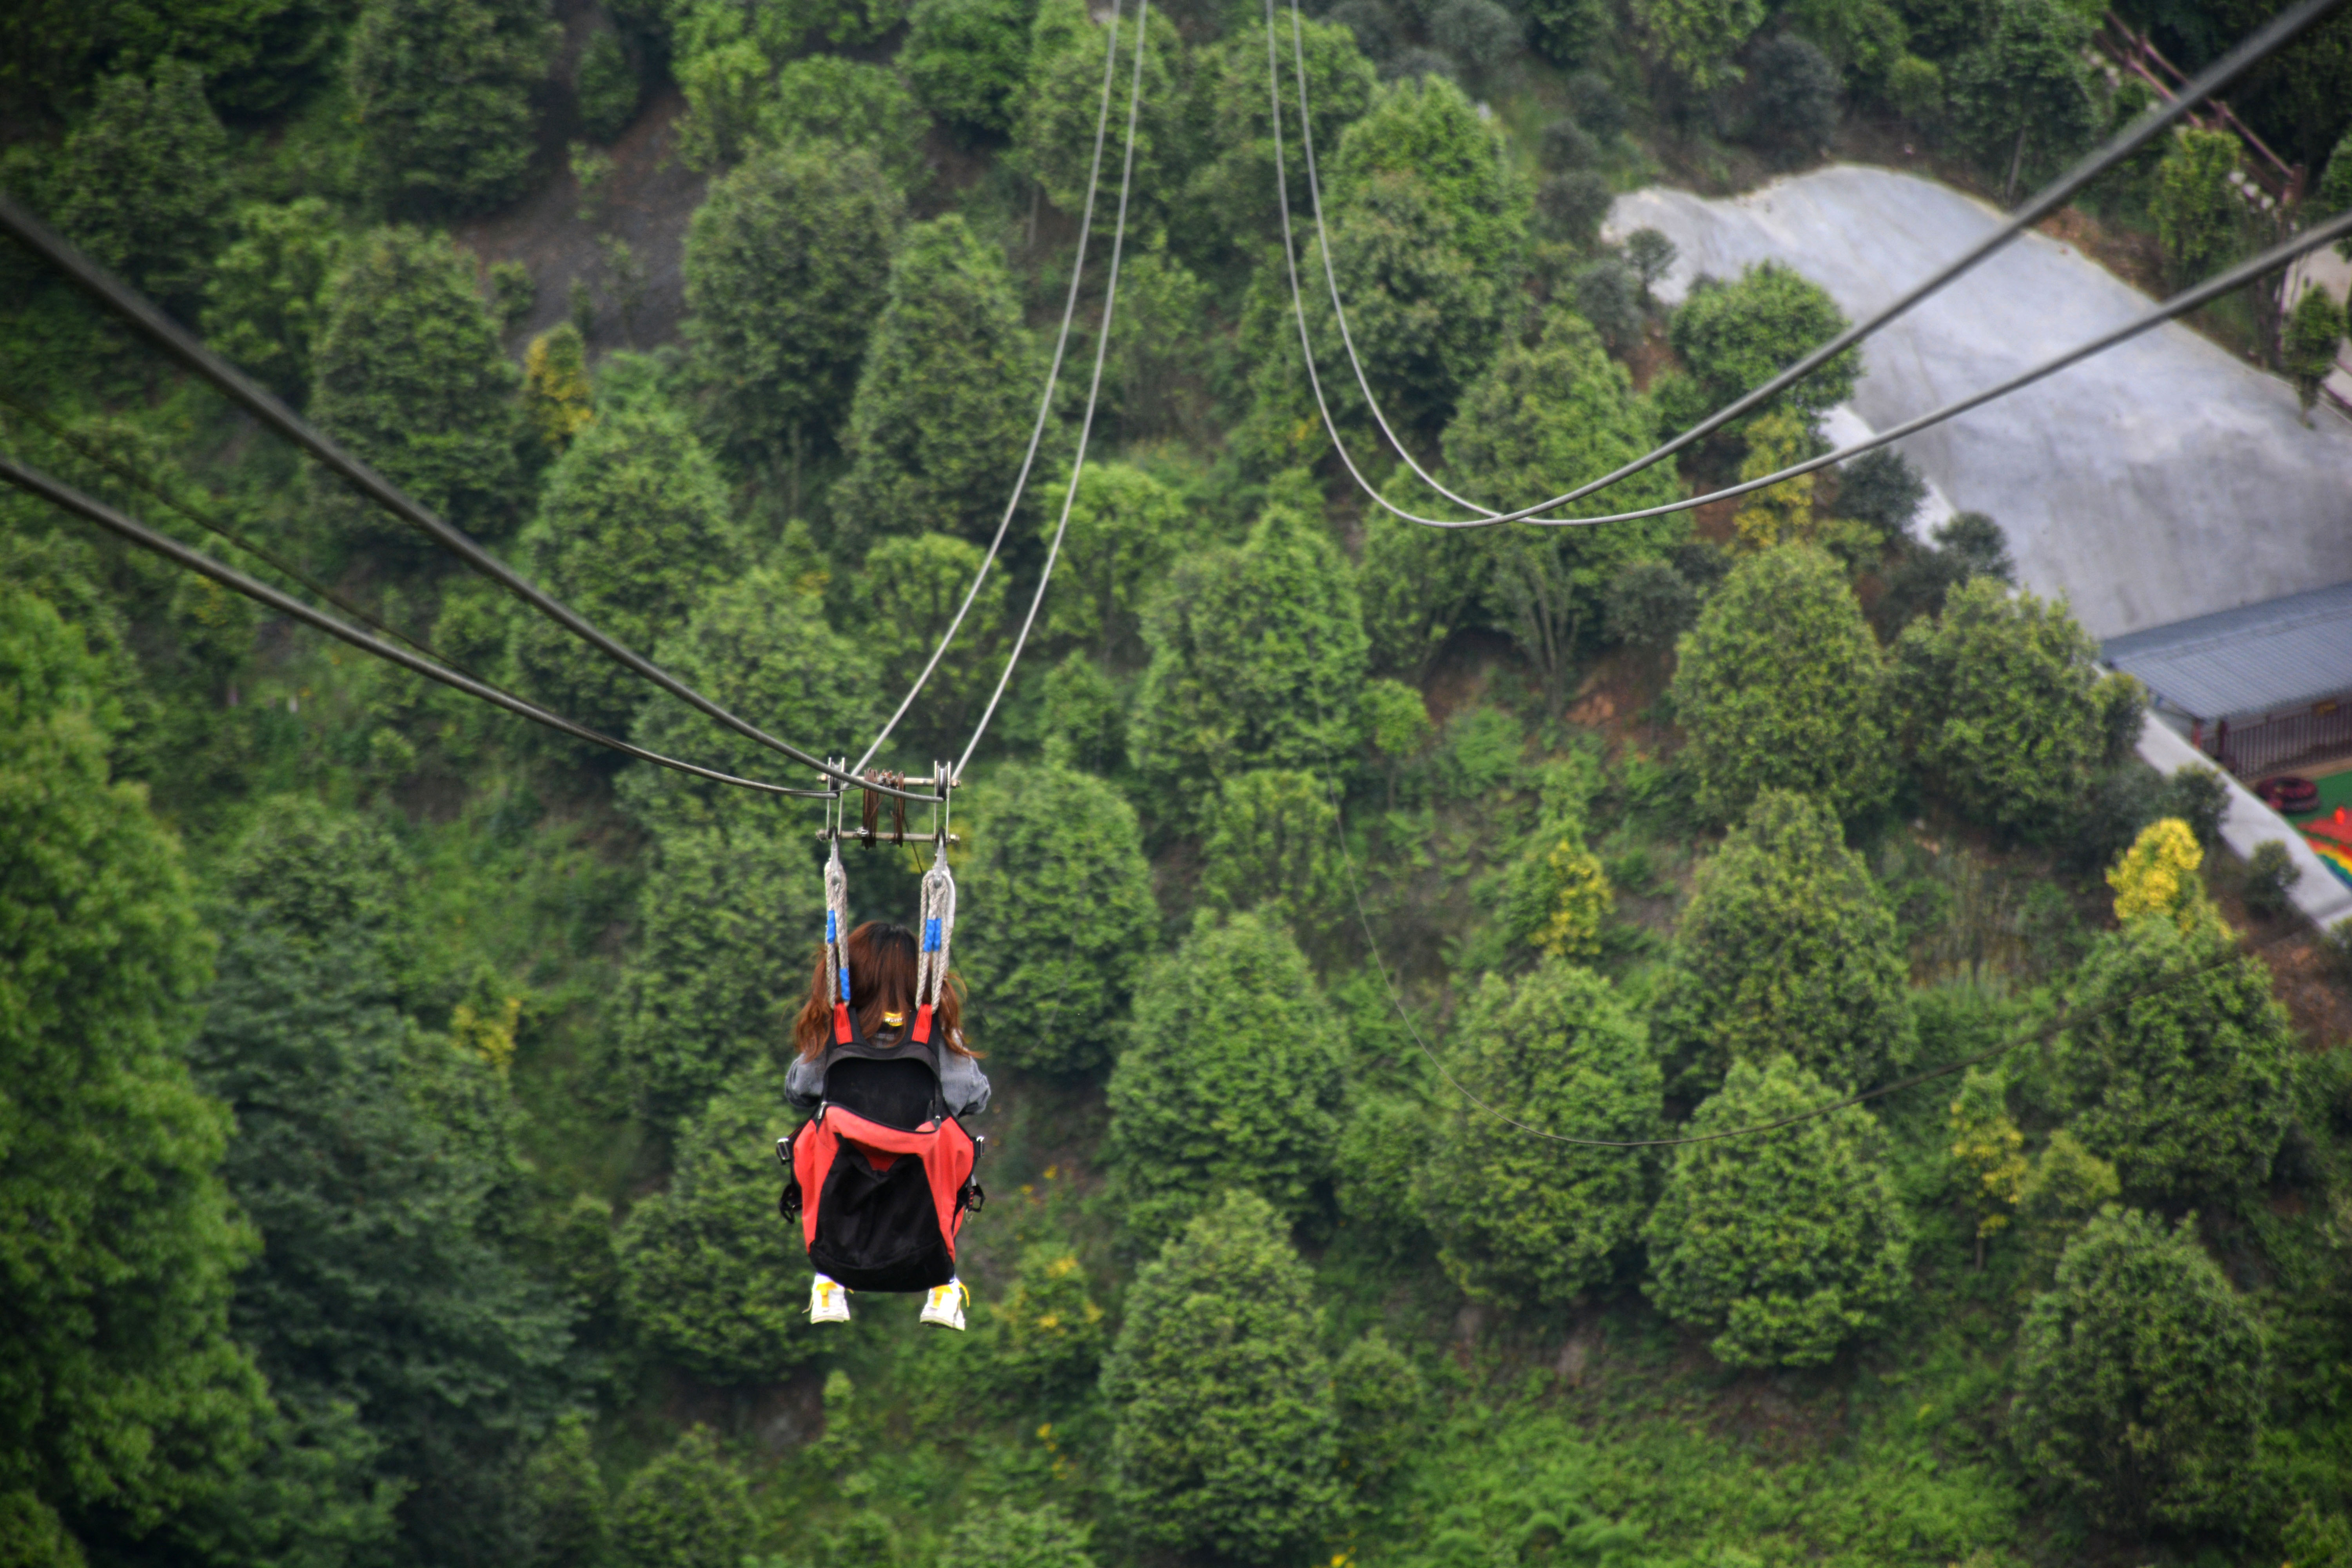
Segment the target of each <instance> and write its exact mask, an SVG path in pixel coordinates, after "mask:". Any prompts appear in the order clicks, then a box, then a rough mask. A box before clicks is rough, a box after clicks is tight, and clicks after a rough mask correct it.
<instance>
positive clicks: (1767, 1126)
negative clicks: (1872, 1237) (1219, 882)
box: [1325, 784, 2302, 1149]
mask: <svg viewBox="0 0 2352 1568" xmlns="http://www.w3.org/2000/svg"><path fill="white" fill-rule="evenodd" d="M1325 787H1326V789H1327V790H1328V789H1329V787H1330V786H1329V785H1328V784H1327V785H1326V786H1325ZM1331 804H1332V807H1333V813H1332V816H1333V824H1334V828H1335V831H1337V832H1338V833H1339V859H1340V863H1341V864H1342V865H1343V866H1345V867H1346V868H1347V872H1348V895H1349V898H1350V899H1351V900H1354V903H1355V906H1356V920H1357V921H1358V923H1360V925H1361V926H1362V927H1363V929H1364V945H1365V947H1366V949H1367V950H1368V951H1369V952H1370V954H1371V959H1372V967H1373V968H1374V969H1377V970H1379V971H1380V974H1381V985H1382V987H1384V988H1385V989H1386V990H1387V992H1388V994H1389V1001H1390V1002H1391V1004H1393V1005H1395V1007H1396V1015H1397V1017H1398V1019H1399V1020H1400V1021H1402V1023H1403V1025H1404V1028H1405V1033H1406V1034H1408V1035H1410V1036H1412V1043H1413V1044H1414V1045H1416V1046H1418V1047H1421V1054H1422V1055H1423V1056H1424V1057H1426V1058H1429V1065H1430V1066H1431V1067H1432V1068H1435V1069H1436V1072H1437V1076H1438V1077H1439V1078H1440V1079H1444V1082H1445V1086H1446V1087H1447V1088H1448V1089H1452V1090H1453V1091H1454V1093H1456V1094H1458V1095H1460V1096H1461V1097H1462V1098H1463V1099H1464V1100H1466V1101H1467V1102H1468V1103H1470V1104H1471V1105H1474V1106H1475V1107H1477V1109H1478V1110H1480V1111H1481V1112H1483V1113H1484V1114H1486V1115H1487V1116H1490V1117H1492V1118H1494V1119H1495V1120H1496V1121H1499V1122H1501V1123H1503V1125H1505V1126H1506V1127H1509V1128H1512V1129H1514V1130H1516V1131H1520V1132H1524V1133H1527V1134H1528V1136H1529V1137H1531V1138H1541V1139H1543V1140H1544V1141H1545V1142H1551V1143H1573V1144H1575V1145H1577V1146H1578V1147H1580V1148H1584V1149H1677V1148H1681V1147H1683V1146H1684V1145H1685V1144H1690V1143H1719V1142H1723V1141H1724V1140H1726V1139H1727V1138H1753V1137H1755V1136H1757V1135H1758V1134H1759V1133H1764V1132H1776V1131H1780V1129H1781V1128H1783V1127H1793V1126H1795V1125H1796V1124H1797V1123H1799V1122H1801V1121H1813V1120H1814V1119H1815V1118H1817V1117H1822V1116H1827V1115H1829V1114H1831V1113H1832V1111H1839V1110H1845V1109H1846V1108H1847V1107H1849V1106H1854V1105H1860V1104H1862V1103H1864V1101H1866V1100H1877V1099H1880V1098H1881V1097H1883V1096H1885V1095H1890V1094H1899V1093H1901V1092H1902V1091H1903V1090H1905V1089H1916V1088H1918V1087H1919V1086H1920V1085H1921V1084H1923V1083H1931V1082H1933V1081H1934V1080H1936V1079H1939V1078H1949V1077H1950V1076H1951V1075H1952V1074H1954V1073H1956V1072H1965V1071H1967V1070H1968V1069H1969V1068H1972V1067H1981V1066H1982V1065H1983V1064H1985V1063H1986V1062H1989V1061H1991V1060H1992V1059H1993V1058H1996V1057H2000V1056H2005V1055H2007V1054H2008V1053H2009V1052H2011V1051H2013V1050H2015V1049H2016V1048H2017V1047H2020V1046H2030V1045H2038V1044H2041V1043H2042V1042H2043V1041H2045V1040H2051V1039H2054V1038H2056V1037H2058V1036H2060V1035H2062V1034H2064V1033H2065V1032H2066V1031H2067V1030H2069V1029H2074V1028H2080V1027H2081V1026H2083V1025H2084V1024H2087V1023H2090V1022H2092V1021H2093V1020H2095V1019H2097V1018H2103V1017H2105V1016H2106V1015H2108V1014H2109V1013H2113V1012H2115V1011H2116V1010H2117V1009H2119V1008H2123V1007H2127V1006H2129V1005H2132V1004H2133V1003H2135V1002H2140V1001H2145V1000H2146V999H2147V998H2148V997H2150V996H2156V995H2160V994H2163V993H2164V992H2167V991H2169V990H2171V989H2172V988H2173V987H2174V986H2176V985H2179V984H2185V983H2187V982H2189V981H2190V980H2194V979H2196V978H2197V977H2198V976H2199V975H2200V974H2206V973H2210V972H2212V971H2213V970H2216V969H2219V968H2221V967H2222V966H2223V965H2225V964H2230V963H2236V962H2237V961H2238V960H2240V959H2242V958H2252V956H2253V955H2254V954H2256V953H2258V952H2263V951H2265V950H2267V949H2269V948H2271V947H2273V946H2276V945H2277V944H2278V943H2280V942H2284V941H2286V940H2287V939H2288V938H2289V937H2292V936H2299V935H2301V934H2302V930H2301V928H2300V927H2298V926H2294V925H2286V926H2284V927H2282V928H2281V929H2280V930H2278V931H2273V932H2272V933H2271V934H2270V935H2268V936H2266V937H2263V938H2262V939H2261V940H2260V941H2252V942H2250V941H2247V940H2245V939H2243V938H2241V939H2239V940H2238V941H2235V942H2231V944H2230V947H2229V951H2228V952H2223V953H2221V954H2218V955H2217V956H2215V957H2213V958H2210V959H2208V960H2207V961H2206V962H2204V963H2199V964H2193V965H2191V966H2190V967H2189V968H2187V969H2184V970H2182V971H2180V972H2179V973H2177V974H2171V975H2168V976H2166V977H2165V978H2163V979H2162V980H2159V981H2157V982H2154V983H2152V984H2147V985H2143V986H2140V987H2138V988H2137V990H2132V991H2126V992H2125V993H2123V994H2121V995H2118V996H2111V997H2109V998H2107V999H2106V1000H2105V1002H2101V1003H2099V1004H2098V1005H2095V1006H2091V1007H2085V1008H2083V1009H2081V1010H2080V1011H2075V1010H2073V1009H2067V1008H2062V1009H2061V1010H2060V1012H2059V1015H2058V1016H2057V1017H2055V1018H2053V1020H2051V1022H2049V1023H2048V1024H2046V1025H2044V1026H2042V1027H2041V1028H2039V1029H2037V1030H2035V1031H2034V1032H2033V1033H2032V1034H2030V1035H2020V1036H2017V1037H2014V1038H2012V1039H2008V1040H2003V1041H2002V1042H2001V1043H2000V1044H1999V1045H1997V1046H1994V1047H1991V1048H1990V1050H1982V1051H1979V1052H1978V1053H1977V1054H1976V1055H1974V1056H1971V1057H1963V1058H1960V1059H1959V1060H1958V1061H1953V1062H1946V1063H1945V1064H1944V1065H1943V1066H1941V1067H1935V1068H1927V1070H1926V1071H1924V1072H1916V1073H1913V1074H1911V1075H1910V1076H1909V1077H1908V1078H1900V1079H1895V1081H1894V1082H1892V1083H1883V1084H1880V1085H1879V1086H1878V1087H1877V1088H1875V1089H1864V1090H1863V1091H1862V1092H1861V1093H1860V1094H1849V1095H1847V1096H1845V1097H1844V1098H1843V1099H1842V1100H1831V1101H1830V1102H1828V1103H1827V1104H1825V1105H1816V1106H1814V1107H1812V1108H1811V1109H1810V1110H1801V1111H1798V1112H1797V1113H1796V1114H1795V1115H1793V1116H1783V1117H1781V1118H1780V1119H1779V1120H1777V1121H1759V1122H1758V1123H1756V1124H1755V1125H1754V1126H1752V1127H1732V1128H1727V1129H1725V1130H1724V1131H1720V1132H1700V1133H1696V1134H1693V1135H1692V1136H1690V1137H1686V1138H1575V1137H1570V1136H1569V1135H1568V1134H1566V1133H1561V1132H1553V1131H1549V1130H1548V1129H1546V1128H1541V1127H1531V1126H1529V1125H1528V1123H1526V1122H1524V1121H1519V1120H1518V1119H1517V1118H1516V1117H1514V1116H1512V1115H1510V1114H1509V1113H1508V1112H1507V1111H1502V1110H1496V1108H1495V1107H1494V1106H1491V1105H1489V1104H1487V1103H1486V1101H1485V1100H1481V1099H1479V1098H1478V1097H1477V1096H1476V1095H1475V1094H1473V1093H1471V1092H1470V1090H1469V1089H1468V1088H1467V1087H1466V1086H1465V1085H1464V1084H1463V1082H1462V1080H1461V1079H1457V1078H1455V1077H1454V1074H1453V1073H1452V1072H1450V1071H1448V1070H1447V1068H1446V1066H1445V1063H1444V1061H1442V1060H1441V1059H1439V1058H1438V1055H1437V1053H1436V1052H1435V1051H1433V1050H1432V1049H1430V1048H1429V1042H1428V1041H1427V1040H1424V1039H1423V1038H1422V1036H1421V1027H1420V1026H1419V1025H1417V1024H1415V1023H1414V1022H1413V1021H1412V1013H1411V1012H1410V1011H1408V1010H1407V1009H1406V1007H1405V1005H1404V997H1403V995H1402V994H1400V993H1399V992H1398V990H1397V988H1396V982H1395V981H1394V980H1393V979H1391V977H1390V974H1389V966H1388V963H1387V961H1385V960H1384V959H1382V958H1381V948H1380V942H1379V940H1378V939H1377V938H1375V937H1374V936H1373V935H1372V921H1371V916H1370V915H1369V914H1368V913H1366V912H1365V910H1364V894H1363V889H1362V888H1361V887H1360V885H1359V884H1358V882H1357V880H1356V861H1355V857H1354V856H1353V855H1352V854H1351V853H1350V852H1349V848H1348V833H1347V826H1346V824H1345V823H1344V822H1341V821H1340V820H1339V811H1338V807H1339V798H1338V796H1337V795H1336V794H1335V795H1333V797H1332V803H1331Z"/></svg>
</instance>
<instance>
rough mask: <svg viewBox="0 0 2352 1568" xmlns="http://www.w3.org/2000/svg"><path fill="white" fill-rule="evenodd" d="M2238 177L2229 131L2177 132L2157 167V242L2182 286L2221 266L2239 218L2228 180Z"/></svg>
mask: <svg viewBox="0 0 2352 1568" xmlns="http://www.w3.org/2000/svg"><path fill="white" fill-rule="evenodd" d="M2237 172H2238V138H2237V136H2236V135H2235V134H2234V133H2233V132H2228V131H2200V130H2198V129H2196V128H2195V127H2194V126H2187V125H2184V126H2181V127H2180V128H2179V129H2178V130H2176V131H2175V132H2173V140H2172V145H2171V147H2170V148H2168V150H2167V151H2166V153H2165V154H2164V161H2163V162H2162V163H2158V165H2157V169H2156V193H2155V196H2154V198H2153V199H2152V201H2151V202H2150V204H2149V205H2151V206H2152V207H2153V208H2154V209H2155V216H2156V234H2157V238H2158V240H2160V241H2161V242H2162V243H2163V246H2164V249H2165V254H2166V255H2167V257H2168V258H2170V260H2171V262H2172V273H2173V276H2174V277H2175V278H2176V279H2179V280H2180V281H2181V282H2184V283H2185V282H2188V281H2189V279H2194V278H2200V277H2202V276H2203V275H2204V274H2205V273H2207V272H2208V271H2210V270H2211V269H2212V268H2215V267H2217V266H2219V265H2220V264H2221V262H2222V261H2224V260H2226V259H2227V258H2228V257H2229V254H2230V250H2231V244H2232V242H2233V241H2234V240H2235V238H2236V231H2237V226H2238V215H2239V212H2240V210H2241V209H2240V207H2239V199H2240V198H2239V196H2238V193H2237V190H2236V188H2235V187H2234V186H2232V185H2231V183H2230V176H2231V175H2232V174H2236V173H2237Z"/></svg>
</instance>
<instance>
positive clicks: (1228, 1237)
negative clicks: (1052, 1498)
mask: <svg viewBox="0 0 2352 1568" xmlns="http://www.w3.org/2000/svg"><path fill="white" fill-rule="evenodd" d="M1314 1289H1315V1287H1314V1279H1313V1277H1312V1276H1311V1275H1310V1274H1309V1273H1308V1272H1307V1268H1306V1266H1305V1265H1304V1264H1303V1263H1301V1262H1300V1261H1299V1259H1298V1255H1297V1253H1296V1252H1294V1251H1292V1250H1291V1247H1290V1243H1289V1241H1288V1240H1287V1238H1286V1237H1284V1235H1283V1233H1282V1225H1281V1222H1280V1219H1279V1217H1278V1216H1277V1215H1276V1213H1275V1211H1274V1210H1273V1209H1272V1208H1271V1207H1269V1206H1268V1205H1267V1204H1266V1203H1265V1200H1264V1199H1262V1198H1259V1197H1256V1196H1255V1195H1254V1194H1249V1193H1245V1192H1233V1193H1228V1194H1225V1196H1224V1197H1223V1200H1222V1201H1221V1202H1220V1203H1219V1204H1218V1205H1217V1206H1215V1207H1214V1208H1212V1209H1210V1210H1209V1211H1207V1212H1206V1213H1204V1214H1202V1215H1200V1216H1199V1217H1198V1218H1196V1219H1194V1220H1193V1221H1192V1223H1191V1224H1190V1225H1189V1226H1186V1227H1185V1228H1184V1230H1183V1232H1182V1234H1181V1235H1179V1236H1177V1237H1172V1238H1171V1239H1170V1241H1169V1242H1168V1244H1167V1245H1166V1246H1165V1247H1161V1248H1160V1256H1159V1257H1158V1258H1155V1259H1154V1260H1153V1261H1152V1262H1150V1263H1148V1264H1146V1265H1144V1267H1143V1268H1142V1269H1141V1270H1140V1271H1139V1273H1138V1274H1137V1276H1136V1279H1135V1284H1134V1286H1133V1287H1132V1288H1131V1289H1129V1293H1128V1299H1127V1318H1126V1321H1125V1322H1124V1323H1123V1324H1121V1325H1120V1328H1119V1332H1118V1342H1117V1344H1116V1345H1115V1346H1114V1347H1113V1349H1112V1351H1111V1356H1110V1361H1109V1363H1108V1364H1107V1365H1106V1366H1105V1367H1104V1368H1103V1384H1102V1386H1103V1399H1104V1402H1105V1403H1106V1404H1107V1405H1108V1406H1109V1407H1110V1412H1111V1418H1112V1421H1113V1423H1114V1426H1113V1427H1112V1432H1111V1443H1110V1464H1111V1475H1110V1491H1111V1495H1112V1497H1113V1498H1114V1499H1115V1500H1116V1501H1117V1504H1118V1507H1119V1509H1120V1510H1121V1512H1122V1513H1124V1514H1125V1516H1126V1517H1127V1519H1128V1521H1129V1524H1130V1526H1131V1527H1132V1528H1133V1529H1134V1531H1136V1533H1137V1534H1138V1535H1139V1536H1140V1537H1142V1538H1143V1539H1144V1540H1145V1541H1147V1542H1150V1543H1151V1544H1152V1545H1154V1546H1159V1547H1162V1548H1165V1549H1168V1550H1171V1551H1174V1552H1188V1553H1198V1554H1202V1555H1212V1554H1213V1555H1214V1556H1215V1557H1217V1558H1220V1559H1223V1560H1226V1561H1230V1562H1238V1563H1266V1564H1272V1563H1285V1562H1293V1561H1297V1560H1300V1559H1302V1558H1303V1557H1304V1556H1305V1555H1306V1553H1307V1552H1308V1551H1310V1550H1312V1549H1313V1548H1314V1547H1315V1546H1317V1545H1318V1544H1319V1543H1320V1542H1321V1540H1322V1538H1323V1532H1324V1530H1325V1528H1326V1526H1327V1524H1328V1521H1329V1520H1330V1518H1331V1515H1332V1512H1333V1510H1334V1509H1335V1507H1336V1505H1337V1503H1338V1489H1337V1487H1336V1486H1335V1485H1334V1483H1333V1480H1332V1475H1331V1470H1332V1462H1333V1458H1334V1448H1335V1442H1334V1438H1335V1434H1334V1432H1333V1429H1332V1428H1333V1413H1332V1408H1331V1383H1330V1375H1329V1372H1328V1363H1326V1362H1325V1361H1324V1358H1323V1352H1322V1350H1321V1348H1320V1346H1319V1345H1318V1339H1319V1338H1320V1325H1319V1323H1318V1321H1317V1313H1316V1310H1315V1307H1314V1301H1313V1297H1314Z"/></svg>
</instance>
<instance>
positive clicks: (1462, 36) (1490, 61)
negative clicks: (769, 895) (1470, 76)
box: [1429, 0, 1522, 71]
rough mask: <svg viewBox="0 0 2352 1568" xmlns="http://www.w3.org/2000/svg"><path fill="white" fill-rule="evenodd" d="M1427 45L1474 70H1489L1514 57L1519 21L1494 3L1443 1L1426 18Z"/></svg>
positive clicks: (1464, 0) (1486, 1)
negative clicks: (1431, 45) (1427, 24)
mask: <svg viewBox="0 0 2352 1568" xmlns="http://www.w3.org/2000/svg"><path fill="white" fill-rule="evenodd" d="M1429 38H1430V42H1432V43H1433V44H1435V45H1436V46H1437V47H1439V48H1441V49H1444V51H1445V52H1446V53H1447V54H1450V55H1452V56H1453V57H1454V58H1455V59H1458V60H1460V61H1461V62H1462V63H1463V64H1464V65H1466V66H1468V67H1469V68H1471V69H1472V70H1475V71H1490V70H1493V69H1494V68H1496V66H1498V65H1501V64H1502V63H1503V62H1504V61H1505V60H1507V59H1508V58H1511V56H1513V55H1515V54H1517V52H1518V50H1519V47H1520V44H1521V42H1522V39H1521V37H1520V26H1519V19H1518V18H1517V16H1513V15H1511V13H1510V12H1508V11H1507V10H1505V9H1503V7H1502V6H1500V5H1496V3H1495V0H1444V4H1443V5H1438V6H1437V7H1436V8H1435V9H1434V10H1433V12H1432V14H1431V16H1430V18H1429Z"/></svg>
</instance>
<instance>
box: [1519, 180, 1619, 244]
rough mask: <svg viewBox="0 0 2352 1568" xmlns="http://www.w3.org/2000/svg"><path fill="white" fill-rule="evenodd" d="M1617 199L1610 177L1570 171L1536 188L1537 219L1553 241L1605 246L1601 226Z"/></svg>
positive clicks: (1606, 219)
mask: <svg viewBox="0 0 2352 1568" xmlns="http://www.w3.org/2000/svg"><path fill="white" fill-rule="evenodd" d="M1615 199H1616V193H1615V192H1613V191H1612V190H1611V189H1610V187H1609V177H1608V176H1607V175H1605V174H1601V172H1600V171H1599V170H1597V169H1570V170H1568V171H1566V172H1565V173H1562V174H1551V175H1548V176H1547V177H1546V178H1545V180H1544V182H1543V184H1540V185H1538V186H1537V187H1536V207H1535V210H1536V216H1537V217H1538V218H1540V219H1541V220H1542V222H1543V229H1544V232H1545V233H1546V234H1547V235H1549V237H1551V238H1553V239H1558V240H1562V241H1565V242H1566V243H1567V244H1570V245H1572V246H1574V247H1577V248H1578V249H1580V250H1590V249H1591V248H1592V247H1594V246H1596V245H1598V244H1600V243H1601V225H1602V224H1603V223H1605V222H1607V221H1608V218H1609V204H1610V203H1611V202H1612V201H1613V200H1615Z"/></svg>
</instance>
